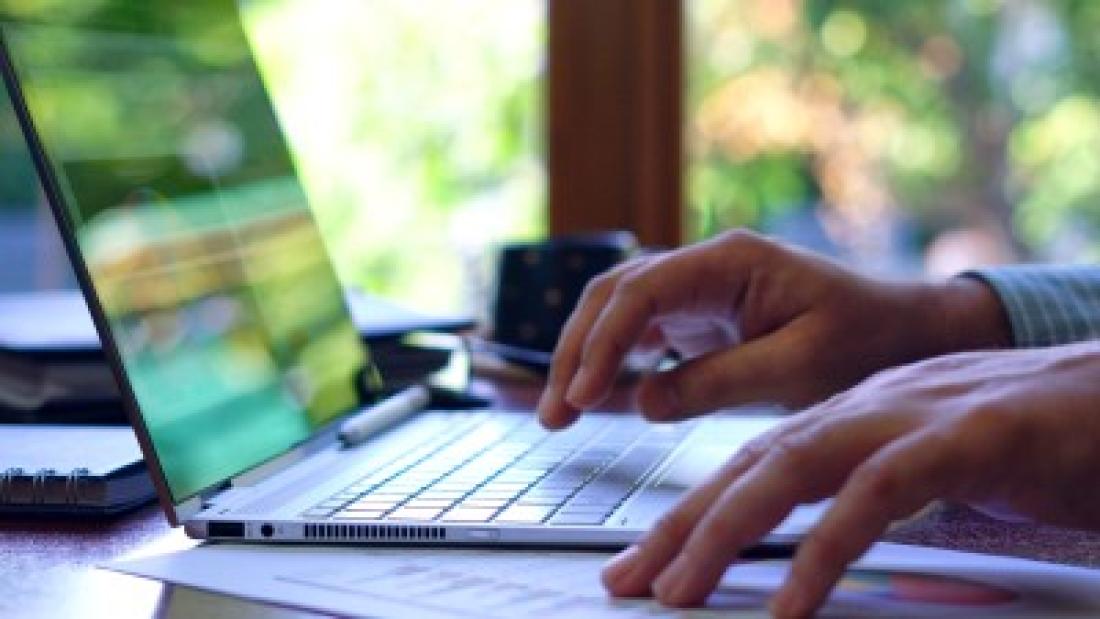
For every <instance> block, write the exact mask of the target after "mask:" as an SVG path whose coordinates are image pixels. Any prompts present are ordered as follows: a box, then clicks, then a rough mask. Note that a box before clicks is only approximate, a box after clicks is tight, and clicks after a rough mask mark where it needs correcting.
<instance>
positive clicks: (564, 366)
mask: <svg viewBox="0 0 1100 619" xmlns="http://www.w3.org/2000/svg"><path fill="white" fill-rule="evenodd" d="M1009 343H1010V330H1009V326H1008V322H1007V319H1006V317H1005V315H1004V310H1003V308H1002V307H1001V305H1000V302H999V301H998V299H997V297H996V295H995V294H994V293H993V292H992V290H990V289H989V288H988V287H987V286H986V285H985V284H984V283H982V282H981V281H978V280H976V279H972V278H956V279H953V280H950V281H948V282H944V283H939V284H926V283H893V282H885V281H879V280H874V279H870V278H867V277H863V276H860V275H857V274H856V273H854V272H852V271H850V270H848V269H845V268H843V267H841V266H839V265H837V264H835V263H833V262H830V261H828V260H826V259H824V258H822V257H819V256H816V255H813V254H810V253H807V252H803V251H800V250H797V249H793V248H790V247H787V246H784V245H781V244H779V243H776V242H774V241H771V240H768V239H765V238H763V237H760V236H757V235H755V234H752V233H749V232H744V231H736V232H729V233H726V234H723V235H721V236H719V237H717V238H715V239H712V240H709V241H706V242H703V243H699V244H697V245H693V246H689V247H685V248H683V249H679V250H676V251H672V252H669V253H665V254H659V255H654V256H646V257H642V258H638V259H636V260H633V261H630V262H627V263H625V264H623V265H620V266H619V267H617V268H615V269H613V270H611V271H610V272H608V273H606V274H604V275H602V276H600V277H598V278H597V279H595V280H593V282H592V283H591V284H590V285H589V286H588V287H587V289H586V290H585V293H584V295H583V296H582V298H581V300H580V302H579V304H578V306H577V309H576V310H575V311H574V313H573V315H572V317H571V318H570V319H569V321H568V323H567V324H566V326H565V329H564V330H563V332H562V337H561V339H560V340H559V342H558V347H557V350H556V351H555V353H554V361H553V364H552V365H551V369H550V377H549V381H548V383H547V387H546V390H545V392H544V393H543V396H542V399H541V400H540V402H539V406H538V412H539V417H540V419H541V421H542V423H543V424H544V425H545V426H546V427H548V428H553V429H557V428H564V427H566V426H568V425H569V424H571V423H573V422H574V421H575V420H576V419H577V417H578V416H579V415H580V413H581V412H582V411H584V410H589V409H591V408H594V407H596V406H599V405H600V404H601V403H602V402H603V401H604V400H605V399H606V398H607V397H608V395H609V394H610V392H611V389H612V386H613V384H614V381H615V378H616V376H617V374H618V373H619V371H620V370H621V367H622V364H623V361H624V358H625V356H626V355H627V354H628V353H629V352H630V351H631V350H633V349H636V348H639V347H654V346H658V347H664V348H671V349H673V350H677V351H678V352H680V353H681V355H682V356H683V357H684V358H685V359H686V360H685V361H684V362H682V363H680V364H679V365H678V366H677V367H676V368H674V369H672V370H668V371H661V372H654V373H651V374H648V375H647V376H645V377H643V379H642V380H641V383H640V385H639V389H638V406H639V408H640V410H641V412H642V414H643V415H645V417H646V418H648V419H650V420H653V421H677V420H681V419H685V418H688V417H692V416H696V415H699V414H703V413H706V412H710V411H713V410H716V409H720V408H725V407H730V406H736V405H741V404H749V403H760V402H769V403H777V404H782V405H785V406H787V407H790V408H796V409H797V408H802V407H805V406H808V405H811V404H814V403H816V402H819V401H821V400H824V399H826V398H828V397H829V396H831V395H833V394H835V393H838V392H840V391H842V390H844V389H847V388H848V387H851V386H852V385H855V384H856V383H858V382H859V381H860V380H862V379H863V378H865V377H867V376H869V375H871V374H873V373H875V372H877V371H878V370H881V369H883V368H886V367H892V366H896V365H901V364H903V363H908V362H912V361H916V360H919V359H923V358H927V357H932V356H937V355H942V354H947V353H951V352H961V351H964V350H977V349H992V348H1003V347H1007V346H1008V345H1009Z"/></svg>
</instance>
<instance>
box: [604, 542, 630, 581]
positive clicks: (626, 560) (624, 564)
mask: <svg viewBox="0 0 1100 619" xmlns="http://www.w3.org/2000/svg"><path fill="white" fill-rule="evenodd" d="M637 567H638V547H637V546H631V547H629V548H627V549H626V550H624V551H622V552H620V553H619V554H617V555H615V556H614V557H612V558H611V560H610V561H608V562H607V565H606V566H604V568H603V579H604V582H605V583H606V584H609V585H617V584H620V583H621V582H622V581H623V579H625V578H626V577H627V576H629V575H630V574H631V573H632V572H633V571H634V570H635V568H637Z"/></svg>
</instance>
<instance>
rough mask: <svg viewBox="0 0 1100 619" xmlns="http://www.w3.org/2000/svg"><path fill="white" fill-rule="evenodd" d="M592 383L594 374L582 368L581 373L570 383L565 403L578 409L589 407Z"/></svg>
mask: <svg viewBox="0 0 1100 619" xmlns="http://www.w3.org/2000/svg"><path fill="white" fill-rule="evenodd" d="M591 382H592V372H591V371H589V370H588V369H587V368H583V367H582V368H581V369H580V372H578V373H577V375H576V376H575V377H574V378H573V381H572V382H571V383H569V390H568V391H566V392H565V401H566V402H569V404H570V405H572V406H575V407H577V408H585V407H587V406H588V404H589V402H588V400H589V399H590V398H591V396H590V395H589V393H588V392H589V391H591V389H592V385H591V384H590V383H591Z"/></svg>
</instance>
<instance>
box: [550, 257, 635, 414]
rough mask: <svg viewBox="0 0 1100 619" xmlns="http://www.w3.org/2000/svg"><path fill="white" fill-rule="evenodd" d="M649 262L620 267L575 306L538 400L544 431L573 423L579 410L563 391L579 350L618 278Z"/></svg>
mask: <svg viewBox="0 0 1100 619" xmlns="http://www.w3.org/2000/svg"><path fill="white" fill-rule="evenodd" d="M651 259H652V257H651V256H644V257H641V258H636V259H634V260H631V261H628V262H625V263H623V264H620V265H618V266H617V267H615V268H613V269H611V270H610V271H608V272H607V273H606V274H604V275H602V276H600V277H598V278H596V279H594V280H593V281H592V282H591V283H590V284H589V285H588V286H586V287H585V289H584V292H583V293H582V294H581V298H580V301H578V302H577V308H576V309H575V310H574V311H573V313H572V315H570V317H569V320H568V321H566V323H565V327H563V328H562V335H561V337H560V338H559V339H558V345H557V347H556V348H555V350H554V358H553V361H552V362H551V364H550V374H549V376H548V378H547V383H546V388H545V389H544V390H543V394H542V397H541V398H540V399H539V403H538V406H537V411H538V415H539V420H540V421H541V422H542V424H543V425H544V426H545V427H547V428H550V429H557V428H564V427H566V426H568V425H570V424H571V423H573V422H574V421H576V419H577V416H578V415H579V414H580V409H578V408H577V407H575V406H572V405H570V404H569V403H568V402H567V401H566V399H565V389H566V387H567V386H568V385H569V383H570V381H572V380H573V376H574V374H576V371H577V367H578V366H579V365H580V357H581V349H582V347H583V345H584V342H585V340H586V339H587V338H588V333H589V331H590V330H591V329H592V324H593V323H594V322H595V321H596V318H597V317H598V316H599V314H600V312H601V311H603V308H604V305H606V303H607V299H608V298H609V297H610V296H611V293H612V291H613V290H614V288H615V285H616V283H617V282H618V280H619V278H621V277H622V276H623V275H624V274H626V273H629V272H631V271H633V270H635V269H638V268H640V267H641V266H642V265H643V264H645V263H646V262H648V261H649V260H651Z"/></svg>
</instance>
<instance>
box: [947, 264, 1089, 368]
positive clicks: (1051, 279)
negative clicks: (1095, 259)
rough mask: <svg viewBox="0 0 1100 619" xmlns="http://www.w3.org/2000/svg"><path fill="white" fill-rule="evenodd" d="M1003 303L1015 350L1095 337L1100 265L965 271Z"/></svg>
mask: <svg viewBox="0 0 1100 619" xmlns="http://www.w3.org/2000/svg"><path fill="white" fill-rule="evenodd" d="M963 276H965V277H976V278H978V279H981V280H983V281H985V282H986V283H987V284H989V285H990V286H991V287H992V288H993V290H994V291H995V292H996V293H997V295H998V296H999V297H1000V298H1001V302H1002V303H1003V304H1004V307H1005V311H1006V312H1007V313H1008V318H1009V321H1010V323H1011V325H1012V336H1013V340H1014V343H1015V345H1016V346H1017V347H1019V348H1036V347H1043V346H1058V345H1061V344H1071V343H1073V342H1081V341H1085V340H1091V339H1097V338H1100V267H1085V266H1038V265H1025V266H1014V267H997V268H989V269H979V270H976V271H970V272H967V273H964V274H963Z"/></svg>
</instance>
